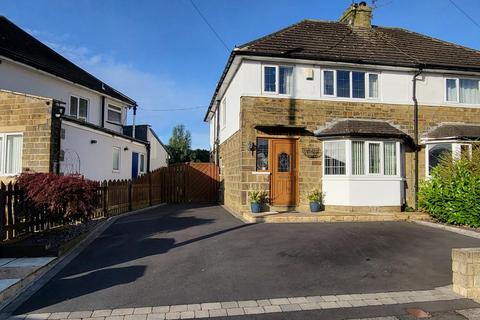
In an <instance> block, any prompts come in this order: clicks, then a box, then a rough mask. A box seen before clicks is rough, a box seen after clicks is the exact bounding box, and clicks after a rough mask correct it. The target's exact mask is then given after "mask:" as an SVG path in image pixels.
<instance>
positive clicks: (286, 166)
mask: <svg viewBox="0 0 480 320" xmlns="http://www.w3.org/2000/svg"><path fill="white" fill-rule="evenodd" d="M271 161H272V165H271V168H272V184H271V189H272V190H271V201H272V204H273V205H279V206H292V205H295V204H296V143H295V140H292V139H274V140H272V156H271Z"/></svg>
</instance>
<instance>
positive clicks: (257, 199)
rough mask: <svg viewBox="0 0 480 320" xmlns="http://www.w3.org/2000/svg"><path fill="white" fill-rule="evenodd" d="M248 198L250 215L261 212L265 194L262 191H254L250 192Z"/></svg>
mask: <svg viewBox="0 0 480 320" xmlns="http://www.w3.org/2000/svg"><path fill="white" fill-rule="evenodd" d="M248 196H249V198H250V208H251V209H252V213H259V212H261V211H262V203H263V200H264V199H265V193H264V192H263V191H258V190H254V191H250V192H249V194H248Z"/></svg>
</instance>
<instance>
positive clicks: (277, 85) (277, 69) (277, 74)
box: [262, 64, 295, 97]
mask: <svg viewBox="0 0 480 320" xmlns="http://www.w3.org/2000/svg"><path fill="white" fill-rule="evenodd" d="M267 67H270V68H275V91H265V68H267ZM280 67H283V68H291V69H292V78H291V79H290V80H291V82H292V83H291V88H290V91H291V92H290V93H279V90H280ZM294 85H295V67H294V66H293V65H289V64H278V65H276V64H263V65H262V93H263V94H265V95H278V96H284V97H291V96H292V95H293V90H294Z"/></svg>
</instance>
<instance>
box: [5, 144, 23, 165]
mask: <svg viewBox="0 0 480 320" xmlns="http://www.w3.org/2000/svg"><path fill="white" fill-rule="evenodd" d="M22 142H23V139H22V136H21V135H14V136H13V135H9V136H7V156H6V159H7V162H6V170H5V171H6V173H8V174H18V173H20V172H21V171H22Z"/></svg>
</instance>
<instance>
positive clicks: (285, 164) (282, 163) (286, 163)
mask: <svg viewBox="0 0 480 320" xmlns="http://www.w3.org/2000/svg"><path fill="white" fill-rule="evenodd" d="M278 172H290V155H289V154H286V153H285V152H282V153H280V154H279V155H278Z"/></svg>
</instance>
